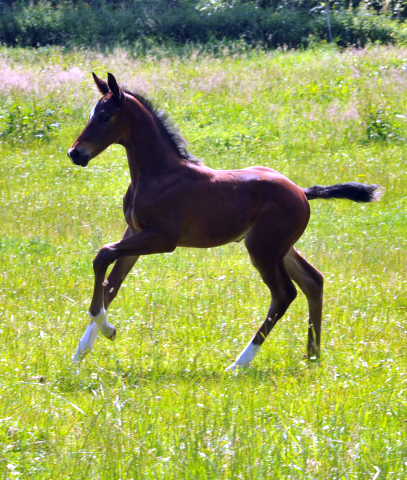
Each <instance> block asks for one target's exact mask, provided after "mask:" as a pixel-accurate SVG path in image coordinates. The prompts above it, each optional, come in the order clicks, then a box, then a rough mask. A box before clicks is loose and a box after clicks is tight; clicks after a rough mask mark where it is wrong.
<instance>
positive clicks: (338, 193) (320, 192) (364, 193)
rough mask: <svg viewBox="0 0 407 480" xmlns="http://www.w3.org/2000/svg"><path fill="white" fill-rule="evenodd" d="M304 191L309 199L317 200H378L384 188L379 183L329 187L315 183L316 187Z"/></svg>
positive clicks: (340, 184) (344, 184) (353, 183)
mask: <svg viewBox="0 0 407 480" xmlns="http://www.w3.org/2000/svg"><path fill="white" fill-rule="evenodd" d="M304 193H305V195H306V196H307V198H308V200H315V199H316V198H323V199H328V198H347V199H348V200H353V201H354V202H376V201H377V200H380V197H381V196H382V195H383V188H382V187H380V186H379V185H365V184H364V183H358V182H350V183H339V184H337V185H330V186H328V187H323V186H322V185H315V186H314V187H310V188H304Z"/></svg>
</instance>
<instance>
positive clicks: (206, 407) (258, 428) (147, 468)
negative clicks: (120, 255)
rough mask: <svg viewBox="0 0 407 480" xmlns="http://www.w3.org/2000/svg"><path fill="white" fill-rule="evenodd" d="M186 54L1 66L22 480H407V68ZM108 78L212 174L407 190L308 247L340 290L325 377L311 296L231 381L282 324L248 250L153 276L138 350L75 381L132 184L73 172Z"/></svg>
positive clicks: (2, 188)
mask: <svg viewBox="0 0 407 480" xmlns="http://www.w3.org/2000/svg"><path fill="white" fill-rule="evenodd" d="M170 53H171V52H164V51H163V50H161V51H160V52H157V51H156V52H155V53H151V54H147V55H146V56H144V57H143V58H139V57H137V56H134V55H132V54H131V53H129V52H127V51H124V50H116V51H114V52H113V53H112V54H106V55H104V54H101V53H96V52H91V51H82V50H77V51H71V52H63V51H61V50H59V49H56V48H50V49H39V50H20V49H5V48H3V49H2V50H1V55H0V97H1V102H0V105H1V106H0V110H1V113H0V116H1V117H2V118H1V119H0V121H1V122H2V123H1V127H0V133H1V134H2V143H1V145H0V196H1V202H0V219H1V220H0V253H1V255H0V275H1V282H0V318H1V326H0V331H1V333H2V339H3V340H2V342H1V343H0V364H1V365H2V375H1V377H0V439H1V451H0V452H1V453H0V455H1V460H2V461H1V462H0V471H1V476H2V477H3V478H7V479H12V478H13V479H15V478H21V479H23V478H24V479H25V478H33V479H44V478H50V479H51V478H53V479H55V478H58V479H75V480H77V479H81V478H83V479H89V478H95V479H96V478H103V479H126V480H127V479H131V478H132V479H139V478H143V479H144V478H146V479H150V478H151V479H156V478H163V479H170V478H174V479H178V478H185V479H193V478H195V479H214V478H219V479H220V478H225V479H226V478H228V479H232V478H233V479H234V478H242V479H263V478H287V479H288V478H291V479H327V478H329V479H352V478H356V479H359V478H375V479H379V480H380V479H385V478H386V479H387V478H389V479H393V478H394V479H402V478H405V476H406V473H407V441H406V427H407V423H406V419H407V401H406V389H407V376H406V373H407V371H406V370H407V369H406V354H405V352H406V340H407V322H406V306H407V305H406V297H405V290H406V286H407V285H406V284H407V281H406V262H405V251H406V206H407V205H406V196H405V191H406V149H405V138H406V135H407V125H406V118H405V114H406V99H407V94H406V93H405V92H406V83H407V79H406V69H407V60H406V59H407V50H404V49H397V48H389V47H387V48H369V49H365V50H352V49H349V50H346V51H344V52H342V53H341V52H338V51H337V50H335V49H319V50H316V51H304V52H274V53H264V52H261V51H251V52H246V53H241V52H239V51H235V52H234V51H231V50H228V52H225V54H224V55H223V56H216V55H211V54H205V53H204V54H201V53H199V52H198V51H194V50H193V49H191V51H190V54H189V55H188V56H183V57H180V56H176V55H175V56H174V55H171V54H170ZM91 71H95V72H96V73H97V74H100V75H105V73H106V71H111V72H113V73H114V74H115V75H116V77H117V78H118V80H119V81H120V82H121V83H123V84H125V85H126V86H127V87H129V88H133V89H138V90H140V91H142V92H143V93H145V94H149V95H150V96H151V97H152V98H154V99H156V100H157V102H158V103H159V104H160V105H162V107H163V108H165V109H166V110H167V111H168V112H170V113H171V115H172V117H173V119H174V120H175V122H176V123H177V124H178V125H179V126H180V127H181V130H182V132H183V133H184V135H185V136H186V138H187V139H188V140H189V142H190V150H191V152H192V153H194V154H195V155H196V156H197V157H201V158H203V159H204V160H205V163H207V164H208V165H209V166H211V167H215V168H238V167H245V166H249V165H255V164H257V165H259V164H260V165H265V166H269V167H273V168H275V169H277V170H279V171H280V172H282V173H284V174H285V175H287V176H288V177H289V178H291V179H292V180H293V181H295V182H296V183H297V184H299V185H301V186H303V187H307V186H311V185H315V184H333V183H338V182H344V181H353V180H357V181H363V182H365V183H377V184H380V185H382V186H384V187H385V188H386V194H385V196H384V198H383V200H382V201H381V202H380V203H377V204H369V205H358V204H352V203H350V202H346V201H337V202H323V201H319V202H318V201H314V202H312V217H311V221H310V225H309V227H308V229H307V232H306V234H305V235H304V236H303V238H302V239H301V241H300V242H299V244H298V248H299V249H300V250H301V251H302V252H303V254H304V255H305V256H306V258H308V259H309V260H310V261H311V262H312V263H313V264H314V265H315V266H316V267H317V268H319V269H320V270H321V271H322V272H323V273H324V275H325V279H326V289H325V307H324V322H323V346H322V348H323V352H322V358H321V361H320V362H319V363H317V364H309V363H308V362H307V361H306V360H304V358H303V354H304V353H305V347H306V330H307V311H306V302H305V300H304V298H303V297H302V296H301V295H299V297H298V298H297V300H296V301H295V303H294V304H293V305H292V306H291V307H290V309H289V312H288V313H287V315H286V316H285V317H284V318H283V319H282V320H281V321H280V322H279V323H278V325H277V326H276V327H275V329H274V331H273V332H272V334H271V335H270V337H269V338H268V340H267V342H266V343H265V345H264V346H263V347H262V350H261V351H260V353H259V355H258V356H257V357H256V359H255V361H254V364H253V366H252V367H251V368H250V369H249V370H247V371H243V372H239V373H238V374H237V375H229V374H226V373H224V368H225V367H226V366H227V365H228V364H229V363H231V361H233V360H234V358H235V357H236V355H237V354H238V353H239V352H240V350H241V348H242V347H243V346H244V345H245V344H246V343H247V341H248V340H249V338H250V337H251V335H252V334H253V333H254V331H255V330H256V328H257V327H258V326H259V324H260V323H261V321H262V319H263V317H264V315H265V313H266V311H267V308H268V303H269V294H268V292H267V289H266V288H265V286H264V284H263V283H262V282H261V280H260V278H259V275H258V274H257V272H256V271H255V270H254V268H253V267H252V266H251V265H250V262H249V259H248V256H247V254H246V252H245V249H244V246H243V245H242V244H237V245H235V244H234V245H227V246H225V247H221V248H218V249H208V250H192V249H191V250H188V249H178V250H176V251H175V252H174V253H173V254H164V255H155V256H152V257H143V258H142V259H141V260H140V261H139V262H138V263H137V264H136V266H135V268H134V270H133V271H132V273H131V274H130V275H129V277H128V279H127V280H126V282H125V284H124V286H123V287H122V289H121V292H120V294H119V297H118V298H117V299H116V300H115V302H114V304H112V306H111V309H110V310H109V314H110V321H111V322H112V323H113V324H114V325H115V326H116V327H117V330H118V338H117V340H116V342H115V343H111V342H109V341H107V340H105V339H104V338H101V339H99V340H98V341H97V343H96V348H95V350H94V352H92V354H90V355H89V357H87V359H86V360H85V361H84V363H83V364H81V365H80V366H74V365H72V364H71V362H70V358H71V355H72V353H73V352H74V350H75V348H76V345H77V342H78V340H79V338H80V336H81V335H82V333H83V331H84V329H85V327H86V324H87V314H86V311H87V308H88V306H89V301H90V296H91V292H92V284H93V272H92V258H93V256H94V255H95V252H96V251H97V250H98V248H100V246H102V245H103V243H106V242H111V241H114V240H117V239H119V238H120V237H121V235H122V233H123V231H124V227H125V225H124V220H123V215H122V212H121V197H122V194H123V193H124V191H125V189H126V186H127V182H128V181H129V175H128V172H127V166H126V160H125V156H124V151H123V150H122V149H121V147H118V146H115V147H111V148H110V149H109V150H108V151H107V152H105V153H103V154H102V155H101V156H100V157H98V158H97V159H95V160H93V161H92V162H91V164H90V165H89V167H88V168H86V169H79V168H78V167H75V166H73V165H72V164H71V163H70V161H69V159H68V158H67V157H66V150H67V148H68V147H69V146H70V144H71V143H72V141H73V140H74V139H75V138H76V136H77V134H78V133H79V132H80V130H81V128H83V126H84V124H85V123H86V120H87V117H88V114H89V111H90V110H91V108H92V105H93V104H94V102H95V101H96V99H97V98H98V97H99V95H98V94H97V92H96V89H95V87H94V86H93V85H92V82H91V77H90V72H91ZM47 111H50V112H52V114H50V116H48V117H47V115H46V112H47ZM13 112H17V113H13ZM18 112H19V113H18ZM13 115H14V117H13ZM30 115H31V116H30ZM24 117H28V118H24ZM48 119H49V120H48ZM47 125H49V127H50V128H48V129H47ZM51 125H54V126H51Z"/></svg>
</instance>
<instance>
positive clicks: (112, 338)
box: [107, 327, 116, 342]
mask: <svg viewBox="0 0 407 480" xmlns="http://www.w3.org/2000/svg"><path fill="white" fill-rule="evenodd" d="M107 338H108V339H109V340H111V341H112V342H114V341H115V340H116V329H115V328H114V327H113V333H112V334H111V335H110V337H107Z"/></svg>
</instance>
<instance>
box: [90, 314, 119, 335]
mask: <svg viewBox="0 0 407 480" xmlns="http://www.w3.org/2000/svg"><path fill="white" fill-rule="evenodd" d="M89 316H90V318H91V319H92V320H93V321H94V322H95V323H96V324H97V326H98V327H99V330H100V331H101V333H102V335H104V336H105V337H106V338H108V339H109V340H112V341H114V340H115V339H116V329H115V327H114V326H113V325H112V324H110V323H109V322H108V321H107V315H106V310H105V309H104V308H102V309H101V310H100V312H99V314H98V315H96V316H95V317H94V316H93V315H92V314H91V313H90V312H89Z"/></svg>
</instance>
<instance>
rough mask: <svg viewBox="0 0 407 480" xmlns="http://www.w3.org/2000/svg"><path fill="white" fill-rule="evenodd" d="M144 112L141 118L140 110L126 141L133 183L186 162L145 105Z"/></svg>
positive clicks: (160, 173)
mask: <svg viewBox="0 0 407 480" xmlns="http://www.w3.org/2000/svg"><path fill="white" fill-rule="evenodd" d="M142 114H143V115H142V117H143V118H142V119H140V112H138V115H137V117H136V119H135V120H134V122H133V124H132V128H131V129H130V135H129V138H128V139H127V141H126V143H125V148H126V153H127V161H128V165H129V170H130V177H131V181H132V183H133V185H136V183H137V182H138V181H139V180H140V179H142V178H145V177H149V178H151V177H152V176H159V175H162V174H164V173H165V172H168V170H171V169H174V168H176V167H177V166H180V165H181V164H182V163H184V162H183V160H182V158H181V157H180V155H179V154H178V153H177V152H176V151H175V150H174V147H173V146H172V145H171V144H170V142H169V141H168V140H167V139H166V138H165V137H164V136H163V134H162V133H161V131H160V129H159V128H158V125H157V123H156V121H155V120H154V118H153V117H152V115H151V114H150V113H149V112H147V111H146V110H145V107H142Z"/></svg>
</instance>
